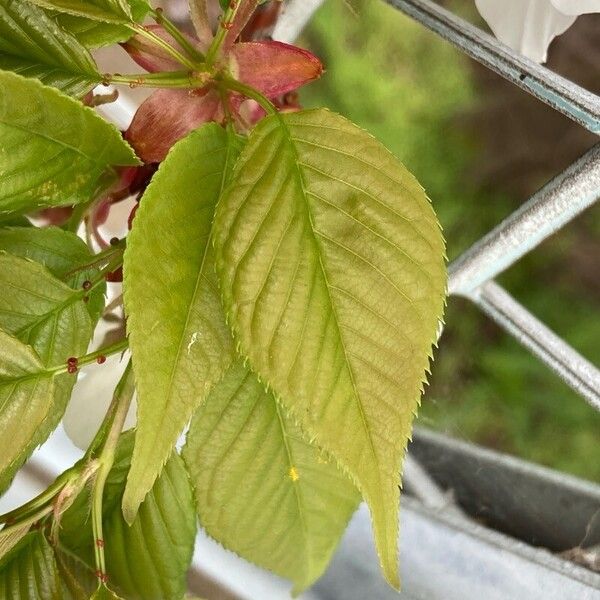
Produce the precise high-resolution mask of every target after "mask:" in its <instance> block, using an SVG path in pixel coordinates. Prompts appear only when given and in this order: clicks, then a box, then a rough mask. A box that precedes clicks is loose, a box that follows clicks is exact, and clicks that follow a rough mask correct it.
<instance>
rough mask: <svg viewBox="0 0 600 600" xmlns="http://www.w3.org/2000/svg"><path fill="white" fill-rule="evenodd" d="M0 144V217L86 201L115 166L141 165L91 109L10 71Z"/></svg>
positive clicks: (1, 74)
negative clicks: (99, 149) (0, 142)
mask: <svg viewBox="0 0 600 600" xmlns="http://www.w3.org/2000/svg"><path fill="white" fill-rule="evenodd" d="M0 139H1V140H2V146H1V151H0V152H1V153H0V163H1V164H2V170H1V171H0V215H2V214H10V213H23V212H27V211H31V210H34V209H35V208H39V207H44V206H63V205H69V204H79V203H81V202H87V201H88V200H90V199H91V198H92V197H93V196H94V195H95V194H96V193H97V192H98V191H99V190H100V189H102V187H104V186H105V185H106V184H107V183H108V182H109V181H110V179H111V178H113V177H114V176H115V174H114V171H113V170H112V169H111V166H112V165H136V164H138V160H137V159H136V158H135V155H134V154H133V151H132V150H131V148H130V147H129V146H128V145H127V143H126V142H125V141H124V140H123V138H122V137H121V135H120V134H119V132H118V130H117V129H116V128H115V127H113V126H112V125H110V124H108V123H107V122H106V121H104V120H103V119H102V118H100V117H99V116H98V115H97V114H95V113H94V111H93V110H91V109H89V108H86V107H84V106H82V105H81V104H80V103H79V102H77V101H75V100H73V99H71V98H68V97H66V96H64V95H62V94H60V93H59V92H58V91H57V90H55V89H53V88H50V87H46V86H43V85H42V84H41V83H40V82H39V81H36V80H35V79H27V78H24V77H21V76H19V75H16V74H14V73H10V72H7V71H0ZM98 148H101V149H102V151H100V152H99V151H98ZM17 174H18V176H16V175H17Z"/></svg>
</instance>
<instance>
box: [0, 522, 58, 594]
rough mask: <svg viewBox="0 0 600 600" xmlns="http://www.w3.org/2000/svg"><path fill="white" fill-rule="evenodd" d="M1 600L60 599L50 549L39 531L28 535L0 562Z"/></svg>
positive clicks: (56, 571)
mask: <svg viewBox="0 0 600 600" xmlns="http://www.w3.org/2000/svg"><path fill="white" fill-rule="evenodd" d="M0 598H2V600H54V599H56V600H58V599H59V598H61V599H62V598H63V595H62V584H61V581H60V577H59V575H58V569H57V567H56V562H55V560H54V553H53V552H52V547H51V546H50V544H49V543H48V542H47V540H46V538H45V537H44V535H43V534H42V533H41V532H37V533H29V534H27V536H25V537H24V538H23V539H22V540H21V542H20V543H19V544H17V546H15V548H14V549H13V550H12V552H10V553H9V554H8V555H7V556H6V557H5V558H4V559H3V560H2V562H1V563H0Z"/></svg>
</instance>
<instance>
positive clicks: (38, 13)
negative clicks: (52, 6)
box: [0, 0, 101, 97]
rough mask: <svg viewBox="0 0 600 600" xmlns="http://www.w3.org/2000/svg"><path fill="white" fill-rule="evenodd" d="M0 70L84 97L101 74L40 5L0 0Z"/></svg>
mask: <svg viewBox="0 0 600 600" xmlns="http://www.w3.org/2000/svg"><path fill="white" fill-rule="evenodd" d="M0 69H3V70H6V71H14V72H15V73H19V74H21V75H23V76H25V77H36V78H38V79H40V80H41V81H42V82H43V83H44V84H46V85H50V86H53V87H56V88H58V89H60V90H61V91H63V92H64V93H66V94H69V95H71V96H78V97H79V96H83V95H85V94H86V93H87V92H89V91H90V90H91V89H92V88H93V87H94V86H95V85H97V84H98V83H100V81H101V77H100V74H99V73H98V71H97V69H96V65H95V63H94V61H93V59H92V57H91V56H90V53H89V52H88V51H87V50H86V48H85V47H84V46H82V45H81V44H80V43H79V42H78V41H77V39H76V38H75V37H74V36H73V35H71V34H70V33H67V32H66V31H64V30H63V29H61V28H60V27H59V26H58V25H57V23H56V21H54V20H53V19H52V18H51V17H50V16H48V15H47V14H46V13H45V12H44V11H43V10H42V9H41V8H38V7H37V6H34V5H33V4H30V3H29V2H24V1H23V0H0Z"/></svg>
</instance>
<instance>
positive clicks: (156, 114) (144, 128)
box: [124, 0, 323, 162]
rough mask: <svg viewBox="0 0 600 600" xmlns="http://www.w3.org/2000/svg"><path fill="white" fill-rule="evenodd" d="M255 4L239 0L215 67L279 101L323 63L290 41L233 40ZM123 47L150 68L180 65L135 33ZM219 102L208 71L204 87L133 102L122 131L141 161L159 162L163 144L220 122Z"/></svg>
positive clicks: (236, 103) (234, 105) (235, 98)
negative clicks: (134, 108) (131, 116)
mask: <svg viewBox="0 0 600 600" xmlns="http://www.w3.org/2000/svg"><path fill="white" fill-rule="evenodd" d="M255 8H256V2H255V1H254V0H249V1H248V2H245V3H244V5H243V6H240V9H239V10H238V13H237V15H236V18H235V19H234V21H233V23H232V24H231V27H229V29H228V31H227V35H226V37H225V42H224V43H223V45H222V47H221V51H220V56H219V59H218V62H217V67H216V68H217V71H219V70H222V71H226V72H227V73H228V74H229V75H230V76H231V77H233V78H235V79H237V80H238V81H240V82H241V83H243V84H245V85H248V86H250V87H252V88H254V89H256V90H258V91H259V92H260V93H261V94H263V95H264V96H266V97H267V98H269V99H271V100H273V101H275V103H276V104H280V98H281V97H282V96H284V95H285V94H287V93H289V92H292V91H294V90H296V89H297V88H299V87H300V86H302V85H304V84H306V83H308V82H310V81H313V80H314V79H317V78H318V77H320V76H321V73H322V72H323V66H322V64H321V62H320V61H319V59H318V58H317V57H316V56H314V55H313V54H311V53H310V52H308V51H307V50H303V49H301V48H298V47H296V46H291V45H290V44H284V43H282V42H274V41H256V42H237V43H234V42H235V40H236V39H237V38H238V36H239V34H240V32H241V31H242V30H243V29H244V26H245V25H246V23H247V22H248V19H249V18H250V16H251V15H252V12H253V11H254V9H255ZM150 29H151V31H152V32H153V33H155V34H156V35H158V36H160V37H161V38H162V39H164V40H165V41H167V42H168V43H169V44H170V45H171V46H173V47H174V48H176V49H177V50H178V51H180V52H181V53H184V50H183V49H182V48H181V47H180V46H179V44H178V43H177V42H176V41H175V40H174V39H173V38H172V37H171V35H170V34H169V33H167V32H166V31H165V30H164V29H163V28H162V27H160V26H159V25H155V26H152V27H151V28H150ZM189 39H190V42H191V43H192V44H194V45H195V46H196V47H197V48H198V50H200V51H201V52H204V51H205V50H206V47H205V43H204V44H203V43H201V42H199V41H198V40H193V39H192V38H189ZM124 48H125V49H126V50H127V52H128V53H129V54H130V56H131V57H132V58H133V59H134V60H135V61H136V62H137V63H138V64H139V65H140V66H142V67H143V68H144V69H146V70H147V71H149V72H151V73H152V72H159V71H181V70H182V68H183V67H182V66H181V65H180V64H179V63H178V62H177V61H175V60H174V59H173V58H172V57H171V56H169V54H168V53H166V52H165V51H164V50H162V49H161V48H157V47H156V46H154V45H152V44H150V43H148V41H147V40H146V39H144V38H142V37H140V36H134V37H133V38H132V39H131V40H130V41H129V42H127V44H124ZM229 96H230V97H229V99H228V102H229V104H230V108H231V110H232V111H233V112H234V113H237V112H238V111H239V110H240V106H241V105H242V101H243V98H242V97H241V96H240V95H239V94H232V93H230V94H229ZM221 103H222V97H221V95H220V94H219V93H218V92H217V90H216V89H215V84H214V82H213V81H212V80H211V79H210V75H209V74H207V82H206V85H205V86H204V87H200V88H198V87H195V88H190V89H176V90H171V89H161V90H158V91H156V92H154V93H153V94H152V95H151V96H150V97H149V98H148V99H147V100H146V101H145V102H143V103H142V105H141V106H140V107H139V109H138V111H137V113H136V115H135V117H134V119H133V121H132V123H131V125H130V127H129V129H128V130H127V132H126V134H125V137H126V139H127V140H128V141H129V143H130V144H131V145H132V146H133V147H134V148H135V150H136V152H137V153H138V155H139V156H140V157H141V158H142V159H143V160H144V161H146V162H161V161H162V160H164V158H165V156H166V155H167V152H168V150H169V148H171V146H173V144H175V142H177V141H178V140H180V139H181V138H183V137H184V136H185V135H187V134H188V133H189V132H190V131H192V130H193V129H196V128H197V127H199V126H200V125H202V124H203V123H207V122H210V121H214V122H217V123H221V122H223V120H224V117H225V113H224V110H223V107H222V104H221ZM246 112H247V111H246ZM262 114H263V112H262V111H252V115H256V116H262ZM250 122H251V123H253V122H255V119H254V118H252V119H250Z"/></svg>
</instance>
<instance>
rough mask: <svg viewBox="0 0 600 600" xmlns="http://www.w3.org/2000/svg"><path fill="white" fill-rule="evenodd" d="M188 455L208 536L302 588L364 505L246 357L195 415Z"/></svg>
mask: <svg viewBox="0 0 600 600" xmlns="http://www.w3.org/2000/svg"><path fill="white" fill-rule="evenodd" d="M183 457H184V460H185V461H186V464H187V467H188V471H189V472H190V475H191V478H192V483H193V485H194V489H195V496H196V506H197V510H198V516H199V518H200V523H201V524H202V525H203V527H204V528H205V529H206V531H207V532H208V533H209V534H210V535H211V536H212V537H214V538H215V539H216V540H218V541H219V542H220V543H221V544H223V545H224V546H225V547H226V548H229V549H230V550H233V551H234V552H236V553H238V554H239V555H241V556H243V557H244V558H246V559H247V560H250V561H252V562H254V563H256V564H258V565H260V566H262V567H265V568H268V569H270V570H272V571H274V572H275V573H277V574H278V575H281V576H282V577H286V578H288V579H291V580H292V581H293V582H294V584H295V590H296V591H297V592H299V591H301V590H303V589H304V588H306V587H308V586H309V585H311V584H312V583H313V582H314V581H315V580H316V579H317V578H318V577H319V576H320V575H321V574H322V572H323V571H324V570H325V568H326V566H327V564H328V563H329V560H330V558H331V555H332V554H333V551H334V550H335V548H336V546H337V544H338V542H339V540H340V538H341V536H342V534H343V532H344V530H345V528H346V525H347V524H348V521H349V519H350V517H351V515H352V513H353V511H354V510H355V509H356V506H357V504H358V501H359V499H360V496H359V494H358V492H357V491H356V488H355V487H354V486H353V485H352V483H351V482H350V481H349V480H348V479H347V478H346V477H345V476H344V475H343V474H342V473H341V472H340V471H339V469H338V468H337V467H336V465H335V464H334V463H333V462H329V461H328V460H327V458H326V457H325V455H323V454H322V452H320V451H319V450H318V449H317V448H315V447H314V446H311V445H310V444H308V443H307V442H306V441H305V440H304V439H303V437H302V434H301V431H300V429H299V428H298V426H297V425H295V424H294V422H293V421H292V420H291V419H290V418H289V417H287V416H286V415H285V413H284V412H283V409H282V408H281V407H280V406H278V404H277V402H276V401H275V399H274V397H273V395H272V394H271V393H268V392H266V391H265V389H264V386H263V385H262V384H261V383H260V382H259V381H258V379H257V377H256V375H254V374H253V373H252V372H251V371H249V370H248V369H247V368H246V367H244V365H243V364H242V361H241V360H238V361H237V362H236V363H235V364H234V365H233V366H232V367H231V368H230V370H229V371H228V372H227V374H226V376H225V377H224V379H223V380H222V381H221V383H219V384H218V385H217V386H216V387H215V388H214V389H213V391H212V392H211V393H210V395H209V397H208V398H207V400H206V402H205V403H204V404H203V405H202V407H201V408H200V409H199V410H198V412H197V413H196V414H195V415H194V419H193V420H192V424H191V427H190V430H189V433H188V436H187V443H186V446H185V447H184V450H183Z"/></svg>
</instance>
